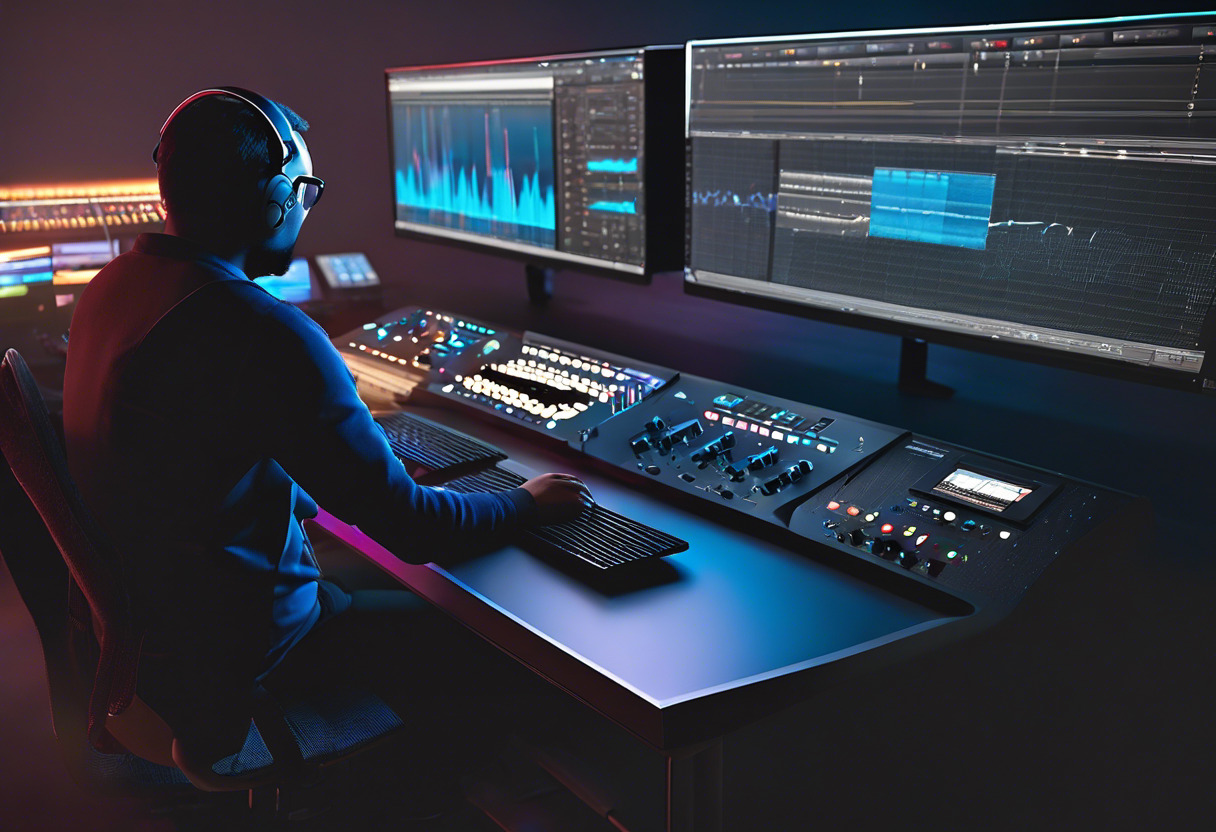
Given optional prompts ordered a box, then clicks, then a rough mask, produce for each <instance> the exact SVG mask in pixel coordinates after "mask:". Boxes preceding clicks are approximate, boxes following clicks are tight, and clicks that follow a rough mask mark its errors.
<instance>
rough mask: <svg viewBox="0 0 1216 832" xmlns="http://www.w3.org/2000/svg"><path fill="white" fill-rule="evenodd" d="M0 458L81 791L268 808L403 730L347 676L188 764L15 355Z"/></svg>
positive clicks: (12, 535) (18, 558)
mask: <svg viewBox="0 0 1216 832" xmlns="http://www.w3.org/2000/svg"><path fill="white" fill-rule="evenodd" d="M0 453H2V454H3V461H4V462H5V463H7V464H3V465H0V499H2V500H3V501H4V502H3V513H4V517H5V522H4V523H3V525H0V552H3V555H4V558H5V561H6V562H7V563H8V565H9V570H10V572H11V573H12V574H13V578H14V581H15V583H16V584H17V588H18V592H19V593H20V595H21V597H22V600H23V601H24V602H25V604H26V606H27V608H28V609H29V610H30V614H31V616H32V617H33V618H34V623H35V626H36V627H37V629H38V635H39V638H40V640H41V642H42V647H43V657H44V661H45V663H46V667H47V677H48V680H49V685H50V689H51V709H52V720H53V724H54V729H55V735H56V738H57V740H58V743H59V746H60V748H61V750H62V751H63V752H64V756H65V760H66V762H67V763H68V768H69V771H70V773H71V774H72V776H73V778H74V779H76V781H77V782H78V783H80V784H81V785H83V786H85V787H87V788H91V789H94V790H101V791H120V792H124V793H146V792H149V791H151V792H153V793H155V792H157V791H163V790H164V789H172V788H188V787H189V786H191V785H193V786H194V787H195V788H197V789H201V790H203V791H234V790H248V791H249V792H250V803H251V806H254V804H255V803H256V804H257V805H258V806H262V807H264V806H266V805H267V804H269V805H270V810H271V811H274V810H275V807H276V806H277V804H278V788H279V787H280V786H296V785H308V784H311V783H313V782H315V781H316V780H317V779H318V777H319V775H320V774H321V772H322V770H323V769H324V768H326V767H328V766H330V765H332V764H334V763H337V762H339V761H341V760H345V759H347V758H349V757H350V756H352V755H353V754H355V753H356V752H358V751H361V750H364V749H365V748H368V747H370V746H371V745H373V744H376V743H378V742H379V741H381V740H384V739H387V738H388V737H389V736H390V735H392V734H393V733H395V732H396V731H398V730H399V729H401V728H402V727H403V722H402V720H401V718H400V717H399V716H398V715H397V714H396V713H395V712H394V711H392V709H391V708H389V706H388V705H386V704H385V703H384V702H383V701H382V700H380V698H379V697H377V696H376V695H375V694H373V693H371V692H370V691H366V690H363V689H359V688H355V687H353V686H349V685H345V683H344V682H343V681H342V680H335V682H334V684H333V686H331V687H329V688H327V689H326V690H324V691H321V692H309V693H307V694H304V695H300V696H295V695H294V694H289V695H285V696H284V698H283V699H282V700H275V699H273V698H272V697H271V696H270V695H269V694H268V693H267V692H266V691H265V690H264V689H261V688H259V689H258V691H257V692H256V695H255V697H254V699H255V704H254V713H253V714H252V722H251V725H250V729H249V733H248V736H247V739H246V742H245V745H244V747H242V748H241V750H240V751H239V752H238V753H237V754H234V755H232V756H230V757H227V758H225V759H223V760H220V761H213V760H205V759H200V758H198V756H197V755H195V754H192V753H191V750H190V749H189V748H184V747H182V744H181V742H180V741H178V740H177V739H176V738H174V737H173V735H172V731H171V730H170V729H169V727H168V726H167V725H166V724H165V723H164V721H163V720H161V719H160V717H159V716H157V715H156V713H155V712H154V711H152V709H151V708H149V707H148V706H147V705H146V704H145V703H143V702H142V700H140V699H139V697H138V695H137V694H136V690H135V687H136V678H137V673H138V668H139V655H140V646H141V643H142V640H143V633H142V632H141V630H140V627H139V622H138V618H137V616H136V615H135V614H134V613H133V611H132V609H131V606H130V603H129V600H128V596H127V593H126V592H125V590H124V584H123V575H122V568H123V566H122V558H121V553H120V552H118V551H117V550H116V549H115V548H114V547H113V546H112V545H111V543H110V541H109V540H108V538H107V537H106V535H105V534H104V533H103V532H102V530H101V528H100V527H99V526H98V525H97V523H96V522H95V520H94V519H93V518H92V517H91V515H90V514H89V512H88V509H87V508H86V506H85V505H84V502H83V500H82V498H81V496H80V494H79V492H78V491H77V489H76V486H75V484H74V483H73V482H72V479H71V476H70V475H69V473H68V468H67V460H66V457H65V455H64V452H63V447H62V440H61V438H60V436H59V434H58V433H57V432H56V430H55V427H54V425H53V423H52V421H51V417H50V414H49V413H48V412H47V409H46V405H45V403H44V402H43V400H42V397H41V396H40V395H39V393H38V388H37V386H36V384H35V382H34V379H33V377H32V376H31V375H30V371H29V368H28V367H27V366H26V364H25V361H24V360H23V359H22V358H21V356H20V354H18V353H17V351H16V350H11V349H10V350H9V351H8V352H7V353H6V354H5V356H4V360H3V362H2V363H0ZM10 469H11V472H10Z"/></svg>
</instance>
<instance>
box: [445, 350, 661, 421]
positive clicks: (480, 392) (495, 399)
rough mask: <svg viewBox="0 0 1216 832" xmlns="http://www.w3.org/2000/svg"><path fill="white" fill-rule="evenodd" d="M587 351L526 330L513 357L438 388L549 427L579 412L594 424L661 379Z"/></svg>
mask: <svg viewBox="0 0 1216 832" xmlns="http://www.w3.org/2000/svg"><path fill="white" fill-rule="evenodd" d="M587 352H589V351H587V350H581V351H576V350H575V349H571V348H569V347H562V346H559V345H558V342H555V341H552V340H551V339H546V340H541V339H540V338H538V337H536V336H532V335H529V334H525V335H524V340H523V343H522V344H521V345H520V347H519V354H518V355H517V356H515V357H512V358H509V359H507V357H506V356H503V358H504V359H505V360H500V361H496V362H487V363H482V364H480V366H478V367H477V368H476V369H475V370H474V369H472V368H470V370H466V373H465V374H464V375H461V374H459V373H457V374H456V375H454V376H453V378H452V382H451V383H449V384H445V385H443V386H441V388H440V391H441V392H442V393H444V394H449V395H456V396H461V397H464V398H466V399H469V400H470V401H473V402H477V403H479V404H482V405H485V406H487V407H490V408H493V409H494V410H499V411H501V412H502V413H504V414H506V415H508V416H513V417H515V418H517V419H520V420H523V421H524V422H527V423H529V424H532V425H537V426H542V425H543V426H544V427H545V428H546V429H547V430H553V429H554V428H556V427H557V423H558V422H559V421H562V420H566V419H577V418H579V417H580V416H583V414H589V415H590V416H591V417H592V421H590V422H588V420H587V419H583V420H582V421H583V423H584V424H593V425H594V424H596V423H598V422H599V421H602V420H603V419H605V418H608V417H609V416H611V415H613V414H616V413H622V412H624V411H626V410H629V409H630V408H632V407H634V406H635V405H637V404H639V403H640V402H641V401H642V400H643V399H645V398H646V397H647V396H649V395H650V394H651V393H653V392H655V391H656V390H658V389H659V388H660V387H662V386H663V385H664V383H665V380H664V379H662V378H659V377H657V376H654V375H651V374H650V373H648V372H646V371H645V370H638V369H633V368H630V367H628V366H622V365H620V364H617V363H614V362H613V361H612V360H609V359H608V358H606V357H603V356H592V355H587V354H586V353H587Z"/></svg>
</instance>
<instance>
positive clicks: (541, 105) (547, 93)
mask: <svg viewBox="0 0 1216 832" xmlns="http://www.w3.org/2000/svg"><path fill="white" fill-rule="evenodd" d="M682 69H683V67H682V52H681V50H680V49H679V48H678V47H649V48H644V49H633V50H625V51H616V52H600V53H594V54H585V55H564V56H556V57H548V58H528V59H517V60H503V61H486V62H478V63H466V64H449V65H442V66H421V67H404V68H399V69H390V70H388V71H387V73H386V83H387V89H388V107H389V143H390V151H391V154H392V171H393V212H394V213H393V219H394V223H395V228H396V230H397V232H398V233H399V234H403V235H410V236H422V237H425V238H428V239H432V240H436V241H441V242H448V243H455V244H460V245H465V246H471V247H474V248H478V249H481V250H487V251H493V252H495V253H500V254H505V255H507V256H512V257H515V258H517V259H522V260H525V261H528V262H532V263H536V264H539V265H552V266H566V267H570V268H573V269H576V270H580V271H592V272H598V273H608V274H613V275H617V276H621V277H626V278H632V279H639V278H644V277H645V276H647V275H649V274H651V273H653V272H655V271H666V270H675V269H678V268H680V266H681V264H682V255H683V240H682V215H683V170H682V166H683V155H682V154H683V136H682V131H681V118H682V105H681V98H682V95H683V73H682Z"/></svg>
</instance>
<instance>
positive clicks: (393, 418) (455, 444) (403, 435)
mask: <svg viewBox="0 0 1216 832" xmlns="http://www.w3.org/2000/svg"><path fill="white" fill-rule="evenodd" d="M376 421H377V422H378V423H379V424H380V426H381V427H383V428H384V432H385V433H386V434H387V435H388V444H389V447H391V448H392V449H393V453H394V454H396V455H397V457H398V458H399V459H401V460H402V461H404V462H413V463H416V464H418V465H422V466H425V467H426V468H429V469H430V470H432V471H442V470H444V469H446V468H452V467H454V466H457V465H467V464H471V463H477V462H481V463H489V462H497V461H498V460H500V459H506V458H507V455H506V454H505V453H503V452H502V451H500V450H499V449H498V448H495V447H494V446H493V445H487V444H486V443H485V442H479V441H478V440H476V439H474V438H472V437H471V436H466V435H464V434H463V433H458V432H456V431H454V430H452V429H450V428H445V427H444V426H443V425H439V424H436V423H435V422H432V421H430V420H429V419H423V418H422V417H421V416H415V415H414V414H412V413H393V414H391V415H389V416H378V417H376Z"/></svg>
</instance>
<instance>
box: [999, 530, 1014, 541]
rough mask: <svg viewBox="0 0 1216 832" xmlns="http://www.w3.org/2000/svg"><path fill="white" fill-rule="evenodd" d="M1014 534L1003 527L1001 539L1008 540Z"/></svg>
mask: <svg viewBox="0 0 1216 832" xmlns="http://www.w3.org/2000/svg"><path fill="white" fill-rule="evenodd" d="M1012 534H1013V533H1012V532H1011V531H1009V530H1008V529H1001V540H1008V539H1009V537H1010V535H1012Z"/></svg>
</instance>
